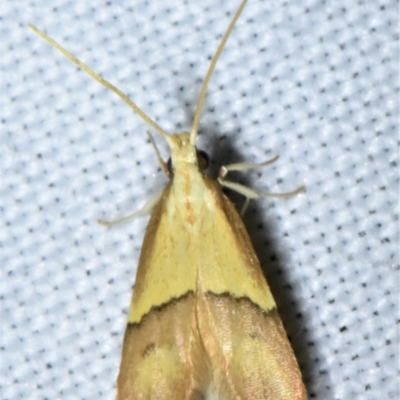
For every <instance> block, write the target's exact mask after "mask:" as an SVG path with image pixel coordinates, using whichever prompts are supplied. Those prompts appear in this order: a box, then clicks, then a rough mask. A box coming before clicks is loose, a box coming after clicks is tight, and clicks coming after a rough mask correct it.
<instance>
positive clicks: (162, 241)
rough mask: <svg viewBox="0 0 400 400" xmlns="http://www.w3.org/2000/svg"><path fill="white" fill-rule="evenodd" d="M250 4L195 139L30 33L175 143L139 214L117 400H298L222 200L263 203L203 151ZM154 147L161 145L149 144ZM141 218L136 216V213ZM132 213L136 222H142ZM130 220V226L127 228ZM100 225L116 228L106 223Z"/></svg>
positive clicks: (253, 266) (266, 293)
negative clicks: (234, 196)
mask: <svg viewBox="0 0 400 400" xmlns="http://www.w3.org/2000/svg"><path fill="white" fill-rule="evenodd" d="M246 2H247V0H243V1H242V3H241V5H240V7H239V9H238V10H237V12H236V14H235V15H234V18H233V19H232V21H231V23H230V25H229V27H228V29H227V31H226V32H225V34H224V36H223V38H222V41H221V43H220V45H219V47H218V49H217V51H216V53H215V55H214V57H213V59H212V61H211V64H210V67H209V69H208V72H207V74H206V76H205V79H204V82H203V86H202V89H201V93H200V97H199V101H198V104H197V109H196V112H195V116H194V120H193V125H192V128H191V131H190V132H183V133H179V134H172V135H170V134H168V133H166V132H165V131H164V130H163V129H161V127H159V126H158V125H157V124H156V123H155V122H154V121H152V120H151V119H150V118H149V117H148V116H147V115H146V114H145V113H144V112H143V111H142V110H141V109H140V108H139V107H138V106H137V105H136V104H134V103H133V102H132V101H131V100H130V99H129V98H128V97H127V96H126V95H125V94H124V93H122V92H121V91H120V90H119V89H117V88H116V87H115V86H113V85H112V84H111V83H109V82H108V81H106V80H105V79H103V78H102V77H101V76H99V75H98V74H96V73H95V72H94V71H93V70H92V69H90V68H89V67H88V66H86V65H85V64H83V63H82V62H81V61H79V60H78V59H77V58H76V57H75V56H73V55H72V54H71V53H69V52H68V51H67V50H65V49H64V48H63V47H61V45H59V44H58V43H56V42H55V41H54V40H52V39H51V38H50V37H48V36H47V35H46V34H44V33H43V32H41V31H40V30H39V29H37V28H36V27H34V26H33V25H30V27H31V28H32V29H33V30H34V31H35V32H36V33H37V34H38V35H39V36H41V37H42V38H43V39H44V40H46V41H47V42H49V43H50V44H51V45H53V46H54V47H55V48H56V49H58V50H59V51H61V52H62V53H63V54H64V55H65V56H67V57H68V58H69V59H71V60H72V61H73V62H74V63H75V64H76V65H78V66H79V67H80V68H81V69H83V70H84V71H85V72H86V73H88V74H89V75H90V76H91V77H92V78H94V79H96V80H97V81H99V82H100V83H101V84H103V85H104V86H106V87H107V88H109V89H110V90H111V91H113V92H114V93H116V94H117V95H118V96H119V97H120V98H122V100H123V101H125V103H127V104H128V105H129V106H130V107H131V108H132V109H133V110H134V111H135V112H136V113H137V114H138V115H139V116H140V117H141V118H142V119H144V120H145V121H146V122H147V123H148V124H149V125H150V126H151V127H152V128H153V129H154V130H156V131H157V132H158V133H159V134H160V135H161V136H162V137H163V138H164V139H165V140H166V141H167V143H168V145H169V147H170V150H171V164H170V166H168V165H167V164H166V163H165V162H164V161H162V159H161V157H160V155H159V152H158V150H157V148H156V147H155V149H156V153H157V157H158V159H159V162H160V163H161V166H162V168H163V169H164V171H165V172H166V174H167V175H168V176H169V178H170V181H169V183H168V184H167V186H166V187H165V188H164V190H163V191H162V193H161V194H160V195H159V196H156V197H155V198H153V199H152V200H151V201H150V202H149V203H148V204H147V205H146V206H145V207H144V208H143V209H142V210H140V211H139V213H142V212H144V211H150V210H151V218H150V222H149V225H148V227H147V230H146V234H145V237H144V240H143V247H142V252H141V256H140V260H139V265H138V269H137V275H136V281H135V287H134V291H133V296H132V301H131V305H130V309H129V316H128V325H127V328H126V332H125V337H124V342H123V350H122V361H121V366H120V371H119V376H118V380H117V400H136V399H157V400H171V399H174V400H175V399H176V400H181V399H190V400H200V399H206V398H207V399H208V398H209V399H225V400H232V399H249V400H264V399H265V400H267V399H273V400H284V399H285V400H289V399H290V400H300V399H306V398H307V394H306V390H305V387H304V385H303V382H302V377H301V373H300V370H299V367H298V364H297V361H296V359H295V356H294V354H293V351H292V348H291V346H290V343H289V341H288V339H287V336H286V333H285V331H284V328H283V325H282V322H281V320H280V317H279V315H278V311H277V308H276V304H275V301H274V299H273V297H272V294H271V291H270V289H269V287H268V284H267V282H266V279H265V277H264V275H263V273H262V270H261V267H260V263H259V260H258V258H257V256H256V254H255V251H254V249H253V246H252V244H251V242H250V238H249V235H248V233H247V232H246V229H245V227H244V224H243V222H242V219H241V217H240V216H239V214H238V212H237V211H236V209H235V207H234V206H233V204H232V203H231V201H230V200H229V199H228V198H227V197H226V195H225V194H224V193H223V192H222V190H221V189H222V188H223V187H227V188H229V189H232V190H235V191H237V192H238V193H240V194H242V195H244V197H245V198H246V202H245V205H246V206H247V204H248V201H249V200H250V199H252V198H259V197H262V196H265V195H270V196H275V197H288V196H291V195H294V194H296V193H299V192H301V191H302V190H303V187H300V188H298V189H297V190H295V191H293V192H291V193H286V194H271V193H270V194H265V193H264V194H263V193H260V192H258V191H255V190H252V189H250V188H248V187H245V186H243V185H241V184H238V183H235V182H231V181H229V180H227V179H226V175H227V174H228V172H229V171H238V170H245V169H249V168H259V167H261V166H265V165H267V164H269V163H271V162H273V161H275V160H276V158H277V157H275V158H274V159H272V160H270V161H267V162H265V163H261V164H246V163H238V164H231V165H227V166H224V167H222V168H221V171H220V174H219V176H218V179H217V180H213V179H211V178H209V177H208V176H207V175H206V174H205V173H204V167H205V164H206V156H205V155H204V153H203V152H201V151H199V150H197V149H196V137H197V131H198V124H199V119H200V114H201V111H202V108H203V104H204V100H205V96H206V91H207V86H208V83H209V80H210V78H211V75H212V72H213V70H214V68H215V65H216V62H217V60H218V58H219V56H220V54H221V52H222V49H223V47H224V46H225V43H226V41H227V39H228V37H229V35H230V33H231V31H232V29H233V27H234V25H235V23H236V21H237V19H238V18H239V16H240V14H241V12H242V10H243V8H244V6H245V5H246ZM151 141H152V143H153V144H154V141H153V139H152V137H151ZM136 214H138V213H136ZM136 214H135V215H136ZM129 218H130V217H127V218H125V219H124V220H127V219H129ZM102 223H103V224H108V225H112V224H113V223H107V222H104V221H102Z"/></svg>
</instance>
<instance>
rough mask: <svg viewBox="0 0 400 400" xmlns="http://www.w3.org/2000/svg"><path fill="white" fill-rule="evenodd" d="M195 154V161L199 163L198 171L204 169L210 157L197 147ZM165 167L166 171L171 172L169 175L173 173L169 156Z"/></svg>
mask: <svg viewBox="0 0 400 400" xmlns="http://www.w3.org/2000/svg"><path fill="white" fill-rule="evenodd" d="M196 155H197V163H198V164H199V170H200V171H204V170H206V169H207V168H208V164H209V163H210V157H208V154H207V153H206V152H205V151H203V150H197V149H196ZM167 169H168V172H169V173H170V174H171V176H172V175H174V170H173V168H172V160H171V157H170V158H168V161H167Z"/></svg>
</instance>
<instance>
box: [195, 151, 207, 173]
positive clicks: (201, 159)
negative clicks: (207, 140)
mask: <svg viewBox="0 0 400 400" xmlns="http://www.w3.org/2000/svg"><path fill="white" fill-rule="evenodd" d="M196 154H197V162H198V164H199V169H200V171H204V170H205V169H207V168H208V164H209V163H210V157H208V154H207V153H206V152H205V151H203V150H196Z"/></svg>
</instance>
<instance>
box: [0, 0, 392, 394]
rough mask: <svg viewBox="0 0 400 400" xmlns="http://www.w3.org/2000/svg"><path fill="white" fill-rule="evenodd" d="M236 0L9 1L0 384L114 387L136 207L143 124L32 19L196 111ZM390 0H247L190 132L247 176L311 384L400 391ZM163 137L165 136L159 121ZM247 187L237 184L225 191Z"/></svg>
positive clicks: (160, 110)
mask: <svg viewBox="0 0 400 400" xmlns="http://www.w3.org/2000/svg"><path fill="white" fill-rule="evenodd" d="M238 4H239V0H238V1H228V0H220V1H218V2H216V1H214V0H203V1H202V2H201V5H200V4H197V3H195V2H189V1H181V0H164V1H142V0H135V1H134V0H131V1H125V0H123V1H113V0H112V1H107V2H94V1H86V2H78V1H64V0H55V1H52V2H48V1H43V0H32V1H29V2H22V1H11V0H9V1H3V3H2V7H1V14H2V15H1V43H0V45H1V92H0V93H1V108H0V109H1V111H0V112H1V123H2V130H1V134H2V137H1V162H2V179H1V194H2V195H1V203H2V205H1V217H2V224H3V227H2V229H1V234H0V235H1V236H0V246H1V269H0V271H1V281H0V295H1V338H0V354H1V360H0V391H1V398H2V399H4V400H11V399H30V400H35V399H88V400H89V399H112V398H113V397H114V387H115V380H116V375H117V372H118V365H119V359H120V348H121V343H122V338H123V332H124V329H125V322H126V312H127V308H128V306H129V301H130V296H131V286H132V284H133V281H134V275H135V268H136V264H137V260H138V256H139V252H140V247H141V240H142V238H143V233H144V229H145V226H146V222H147V219H148V218H138V219H136V220H134V221H133V222H131V223H129V224H127V225H122V226H119V227H116V228H113V229H105V228H103V227H101V226H99V225H98V224H97V223H96V220H97V218H99V217H100V218H101V217H103V218H109V219H115V218H118V217H121V216H124V215H127V214H129V213H132V212H133V211H135V210H137V209H139V208H140V207H141V205H143V203H144V202H145V201H146V200H147V199H148V198H149V196H151V195H152V194H153V193H156V192H157V191H159V190H160V189H161V188H162V186H163V183H164V182H165V178H164V177H163V176H162V173H161V171H160V169H159V168H158V166H157V161H156V157H155V155H154V151H153V149H152V147H151V146H150V144H149V143H148V140H147V136H146V130H147V129H148V127H147V126H146V125H145V123H144V122H142V121H141V119H140V118H139V117H138V116H136V115H135V114H133V113H132V111H131V110H130V109H129V108H128V107H127V106H126V105H125V104H124V103H122V102H121V101H120V100H119V99H118V98H117V97H116V96H115V95H114V94H112V93H111V92H109V91H107V90H106V89H104V88H103V87H101V86H100V85H99V84H98V83H97V82H95V81H93V80H92V79H91V78H89V77H88V76H87V75H85V74H84V73H82V72H78V71H77V68H76V67H75V66H74V65H73V64H72V63H71V62H70V61H69V60H67V59H66V58H64V57H63V56H61V55H60V54H59V53H58V52H57V51H55V50H54V49H53V48H52V47H50V46H49V45H48V44H46V43H45V42H43V41H42V40H41V39H40V38H39V37H37V36H36V35H35V34H34V33H33V32H32V31H30V30H29V29H28V28H27V23H29V22H32V23H34V24H35V25H37V26H38V27H39V28H41V29H43V30H45V31H46V32H47V33H48V34H49V35H50V36H52V37H53V38H54V39H56V40H57V41H59V42H60V43H62V44H63V45H64V46H65V47H66V48H68V49H69V50H70V51H72V52H73V53H74V54H75V55H76V56H78V57H79V58H80V59H81V60H83V61H84V62H86V63H87V64H89V65H90V66H91V67H92V68H93V69H94V70H96V71H97V72H99V73H100V74H102V75H103V76H104V77H105V78H107V79H109V80H110V81H111V82H112V83H114V84H116V85H117V86H118V87H119V88H120V89H121V90H122V91H124V92H126V93H127V94H129V95H130V96H131V98H132V99H133V100H134V101H136V102H137V104H138V105H139V106H140V107H142V108H143V110H144V111H146V112H147V113H148V114H149V115H150V116H151V117H152V118H154V119H155V120H156V121H157V122H158V123H159V124H160V125H161V126H162V127H163V128H164V129H165V130H167V131H169V132H172V131H181V130H182V129H188V128H189V127H190V123H191V119H192V115H193V110H194V107H195V104H196V101H197V96H198V93H199V91H200V86H201V80H202V78H203V76H204V74H205V71H206V69H207V67H208V63H209V58H210V57H211V55H212V54H213V52H214V50H215V48H216V46H217V44H218V42H219V40H220V37H221V35H222V33H223V32H224V30H225V29H226V27H227V25H228V23H229V21H230V19H231V17H232V13H233V12H234V11H235V10H236V7H237V6H238ZM397 7H398V4H397V1H394V0H377V1H352V2H348V1H344V0H338V1H325V0H300V1H290V2H288V1H286V0H276V1H270V0H268V1H267V0H250V1H249V4H248V5H247V6H246V9H245V10H244V13H243V15H242V17H241V19H240V20H239V22H238V24H237V26H236V29H235V30H234V32H233V34H232V36H231V38H230V40H229V41H228V45H227V47H226V49H225V51H224V53H223V55H222V57H221V59H220V61H219V63H218V65H217V69H216V71H215V73H214V76H213V78H212V80H211V82H210V85H209V90H208V97H207V102H206V105H205V109H204V112H203V116H202V119H201V137H200V138H199V144H200V146H199V147H201V148H203V149H205V150H208V151H209V152H210V153H211V156H212V158H213V159H214V160H215V164H213V169H214V170H216V169H217V168H218V166H219V165H220V164H221V163H229V162H235V161H238V160H248V161H251V162H257V161H263V160H265V159H268V158H270V157H272V156H274V155H276V154H279V155H280V159H279V161H278V162H277V163H275V164H274V165H273V166H271V167H270V168H266V169H263V170H262V171H261V170H260V171H256V172H252V173H246V174H240V175H236V178H239V179H241V180H242V181H243V182H245V183H247V184H248V185H250V186H251V187H254V188H259V189H263V190H268V191H275V192H279V191H288V190H292V189H294V188H295V187H297V186H298V185H300V184H305V185H306V186H307V193H305V194H303V195H299V196H297V197H296V198H292V199H287V200H274V199H263V200H260V201H257V202H252V203H251V207H250V209H249V211H248V213H247V214H246V216H245V223H246V226H247V227H248V230H249V232H250V235H251V237H252V240H253V243H254V244H255V247H256V250H257V253H258V254H259V256H260V259H261V261H262V263H263V265H266V276H267V278H268V281H269V283H270V286H271V290H272V292H273V294H274V296H275V298H276V301H277V304H278V307H279V310H280V313H281V315H282V319H283V321H284V325H285V327H286V330H287V332H288V334H289V336H290V339H291V341H292V343H293V348H294V350H295V353H296V355H297V358H298V360H299V363H300V366H301V369H302V371H303V374H304V379H305V382H306V385H307V388H308V391H309V393H310V397H311V398H314V399H323V400H326V399H371V400H372V399H398V398H399V391H398V378H399V351H398V350H399V335H398V333H399V331H398V323H399V297H398V295H399V293H398V292H399V226H398V216H399V194H398V193H399V192H398V189H399V186H398V179H399V169H398V114H399V112H398V110H399V108H398V107H399V104H398V88H399V84H398V47H397V46H398V43H397V39H398V32H397V23H398V10H397ZM156 139H157V142H158V143H160V147H161V150H162V151H163V153H164V154H165V155H167V149H166V145H165V144H164V143H162V140H160V138H159V137H156ZM233 199H234V200H235V201H236V200H237V201H239V200H240V201H241V199H240V198H239V197H233Z"/></svg>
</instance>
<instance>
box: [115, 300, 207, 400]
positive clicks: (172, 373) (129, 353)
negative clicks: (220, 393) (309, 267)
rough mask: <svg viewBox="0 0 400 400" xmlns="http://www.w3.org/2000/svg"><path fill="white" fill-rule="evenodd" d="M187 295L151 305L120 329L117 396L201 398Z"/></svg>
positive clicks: (202, 371)
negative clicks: (122, 333) (138, 318)
mask: <svg viewBox="0 0 400 400" xmlns="http://www.w3.org/2000/svg"><path fill="white" fill-rule="evenodd" d="M194 307H195V300H194V296H193V294H192V293H189V294H187V295H186V296H184V297H181V298H180V299H179V300H178V301H172V302H171V303H170V304H167V305H165V306H163V307H159V308H157V309H153V310H152V311H151V312H150V313H149V314H148V315H146V316H145V318H144V319H143V320H142V321H141V322H140V323H138V324H129V325H128V327H127V330H126V332H125V338H124V344H123V351H122V361H121V368H120V374H119V376H118V381H117V389H118V395H117V400H138V399H144V400H146V399H156V400H171V399H179V400H180V399H182V400H186V399H187V400H200V399H202V398H203V396H202V394H201V390H200V388H204V387H207V386H208V385H209V381H210V376H209V373H208V372H207V371H209V369H208V367H209V365H208V362H207V361H206V360H207V358H206V356H205V352H204V348H203V346H202V344H201V340H200V338H199V334H198V330H197V324H196V313H195V310H194Z"/></svg>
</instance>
